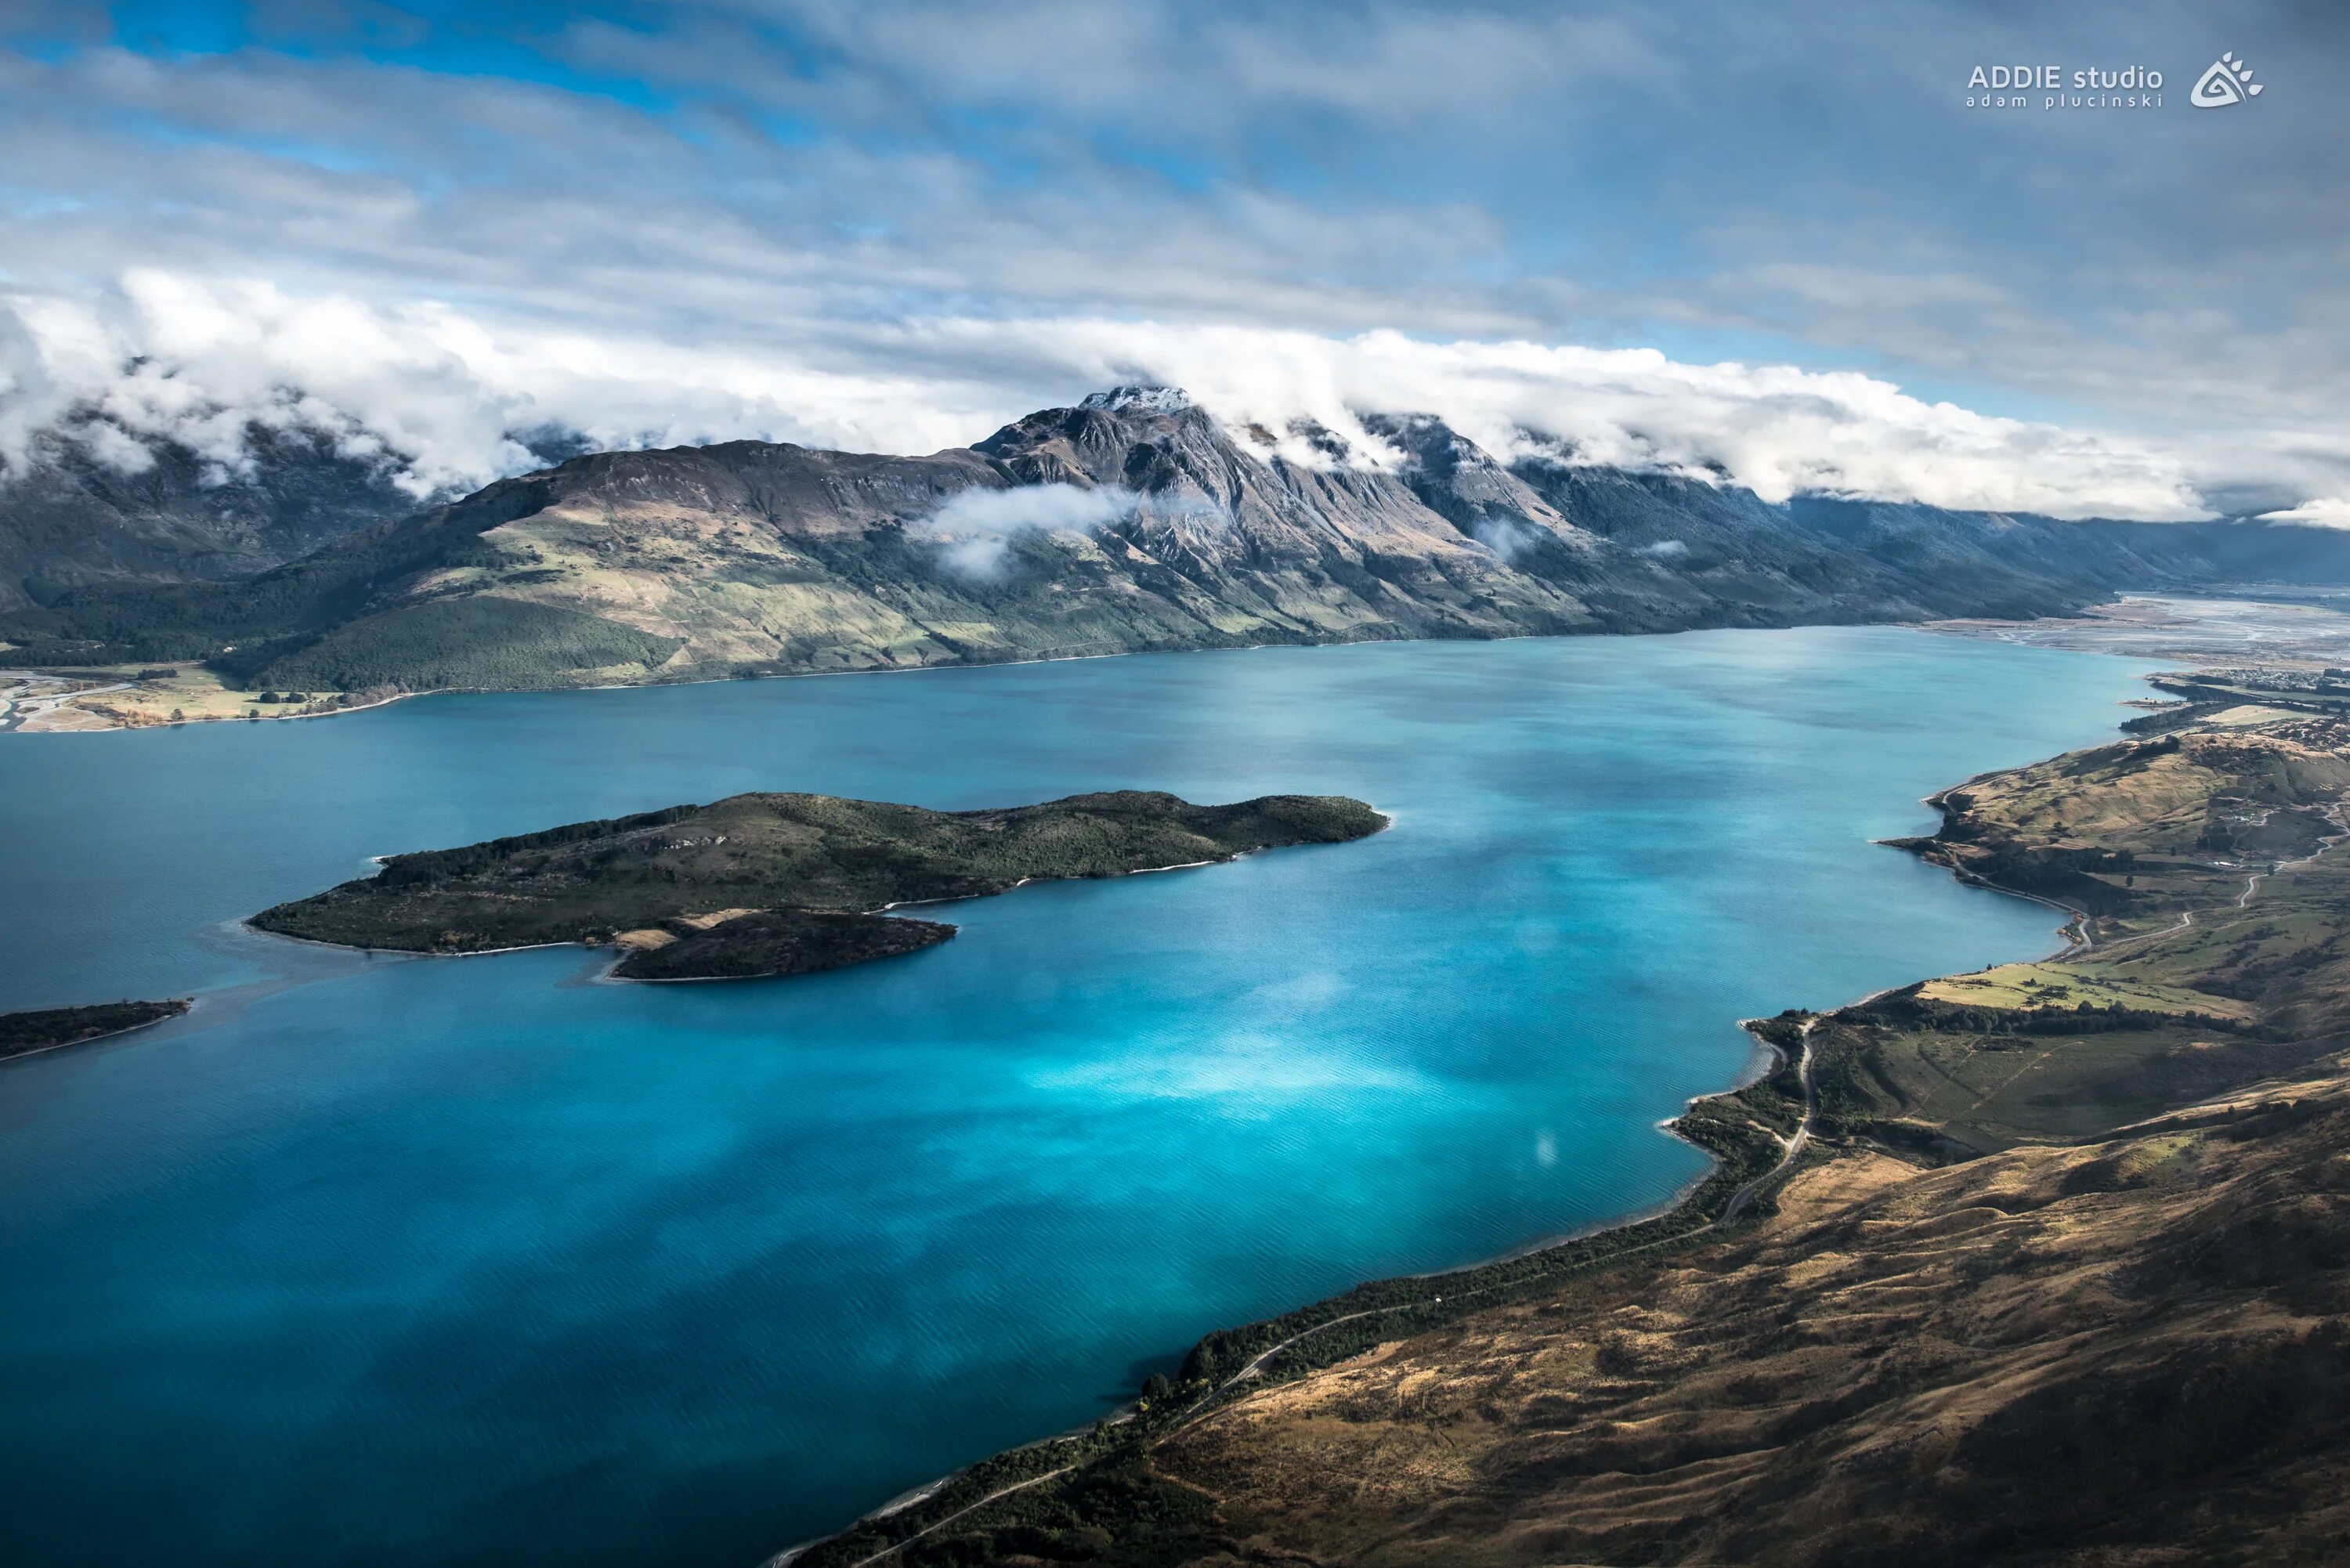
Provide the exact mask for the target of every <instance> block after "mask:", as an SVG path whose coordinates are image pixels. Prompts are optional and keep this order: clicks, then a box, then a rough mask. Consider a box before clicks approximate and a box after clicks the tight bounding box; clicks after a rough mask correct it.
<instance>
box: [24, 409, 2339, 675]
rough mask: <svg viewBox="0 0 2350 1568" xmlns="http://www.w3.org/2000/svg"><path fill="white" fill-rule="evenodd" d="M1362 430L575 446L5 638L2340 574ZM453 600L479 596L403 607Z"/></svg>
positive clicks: (739, 643) (662, 648)
mask: <svg viewBox="0 0 2350 1568" xmlns="http://www.w3.org/2000/svg"><path fill="white" fill-rule="evenodd" d="M1367 428H1368V429H1369V430H1370V431H1372V433H1373V434H1374V435H1375V436H1377V437H1378V439H1379V440H1380V441H1384V442H1386V443H1387V445H1388V451H1386V452H1377V453H1350V452H1347V451H1346V450H1345V449H1344V446H1343V443H1342V442H1340V441H1338V439H1337V438H1336V436H1334V435H1332V434H1331V433H1330V432H1327V431H1311V432H1304V433H1306V434H1308V436H1309V438H1310V441H1311V444H1312V445H1313V446H1314V447H1315V448H1316V449H1318V451H1319V452H1321V453H1323V454H1324V458H1325V459H1326V461H1323V460H1317V461H1315V462H1296V461H1293V460H1291V459H1290V458H1289V457H1286V456H1284V455H1281V454H1280V453H1279V452H1275V451H1274V440H1273V438H1272V437H1271V435H1270V433H1269V432H1263V431H1253V430H1251V431H1240V432H1237V433H1236V432H1234V431H1231V430H1228V429H1227V428H1226V427H1224V426H1223V425H1222V424H1221V423H1220V422H1219V421H1216V420H1215V419H1214V418H1213V417H1212V416H1211V415H1210V414H1208V413H1207V412H1206V411H1205V410H1201V409H1199V408H1196V407H1194V406H1193V405H1191V403H1190V402H1189V401H1188V400H1186V399H1184V398H1183V397H1182V395H1181V394H1180V393H1178V392H1173V391H1171V390H1169V389H1146V388H1121V389H1117V390H1115V391H1113V392H1108V393H1102V394H1097V395H1096V396H1094V397H1092V398H1088V399H1087V400H1085V401H1084V402H1083V403H1082V404H1080V405H1078V406H1076V407H1075V408H1066V409H1053V410H1044V411H1041V412H1038V413H1035V414H1032V415H1029V416H1028V417H1026V418H1025V419H1023V420H1020V421H1015V422H1014V423H1013V424H1011V425H1008V426H1006V427H1004V428H1003V430H1001V431H997V432H995V433H994V434H993V435H992V436H990V437H988V438H987V439H986V440H984V441H981V442H979V443H978V444H976V445H975V446H972V447H968V448H956V449H951V450H949V451H946V452H936V453H932V454H931V455H929V456H924V457H896V456H885V455H872V454H860V453H849V452H821V451H814V450H811V449H808V448H805V447H799V446H795V445H789V444H775V443H767V442H757V441H734V442H728V443H725V444H722V445H716V446H707V447H682V448H674V449H671V450H667V451H653V452H603V453H598V454H595V455H591V456H586V457H580V458H577V459H575V460H573V461H571V462H566V463H563V464H561V465H560V466H558V467H556V468H552V469H549V470H546V471H545V472H540V473H536V474H531V475H528V476H526V477H524V478H519V479H514V480H506V481H502V482H500V483H496V484H493V485H491V486H489V487H488V488H486V489H484V490H483V491H480V492H478V493H475V494H473V495H471V496H467V497H465V498H463V500H460V501H456V502H452V503H451V504H445V505H442V506H437V507H434V508H432V509H430V510H427V511H424V512H421V513H417V514H413V515H411V516H406V517H403V518H400V519H399V520H398V521H395V522H390V523H385V524H380V525H378V526H375V527H371V528H368V529H365V530H363V531H360V532H359V533H356V534H353V535H349V536H348V537H345V538H342V539H338V540H337V541H335V542H334V543H332V544H330V545H327V546H326V547H325V548H323V549H320V550H318V551H317V552H316V553H315V554H313V555H311V556H307V557H305V558H303V559H301V560H298V561H296V562H294V563H292V564H290V565H288V566H282V567H279V568H277V569H276V570H273V571H270V572H266V573H264V574H262V575H260V576H256V577H254V578H251V579H249V580H247V581H244V582H239V583H224V584H193V585H184V586H163V585H157V586H143V585H134V586H123V585H91V586H87V587H77V588H73V589H70V590H68V591H66V592H63V593H60V594H58V595H56V596H55V597H54V599H53V602H51V603H49V604H48V605H46V606H41V607H30V608H23V609H19V610H17V611H16V612H14V613H8V614H0V637H5V638H6V639H8V640H10V641H12V642H14V643H16V644H18V645H19V646H20V647H21V648H23V649H24V650H25V652H24V654H23V657H25V658H27V659H34V660H38V661H45V662H57V663H66V662H73V663H84V664H89V663H104V662H116V661H121V660H125V659H140V660H150V659H209V660H211V661H212V662H213V665H214V667H215V668H217V669H220V670H224V671H225V672H226V673H227V674H228V676H230V677H231V678H232V679H235V680H244V681H246V682H249V683H250V684H251V685H252V686H253V687H254V689H255V690H258V689H260V688H261V687H263V686H276V687H291V688H295V689H297V690H302V691H315V690H318V689H321V688H325V689H335V690H351V689H354V688H355V687H356V686H358V685H366V686H369V687H382V686H391V687H403V686H404V687H407V688H409V689H413V690H423V689H430V688H432V687H434V686H438V685H450V684H463V685H476V686H560V685H566V684H578V683H585V682H590V681H596V682H608V681H642V680H673V679H697V678H700V679H707V678H711V677H717V676H726V675H736V674H768V673H785V672H794V671H805V670H866V669H891V668H908V667H916V666H924V665H937V664H953V663H986V662H997V661H1002V660H1006V659H1032V658H1043V657H1061V656H1069V655H1079V654H1101V653H1117V652H1129V651H1135V650H1139V649H1186V648H1216V647H1232V646H1239V645H1245V644H1253V643H1267V642H1326V641H1340V640H1358V639H1386V638H1420V637H1460V638H1483V637H1500V636H1509V635H1516V634H1523V633H1559V632H1575V631H1659V630H1672V629H1680V628H1691V627H1708V626H1783V625H1792V624H1800V623H1817V622H1839V621H1844V622H1849V621H1881V620H1883V621H1898V620H1915V619H1921V618H1930V617H1935V616H1955V615H2034V614H2046V613H2051V612H2059V611H2064V610H2066V609H2070V608H2074V607H2078V606H2081V605H2083V604H2086V603H2090V602H2095V601H2096V600H2098V599H2100V598H2103V597H2106V596H2107V595H2108V594H2109V593H2110V592H2111V591H2112V590H2113V589H2114V588H2116V587H2122V586H2129V587H2197V586H2208V585H2210V584H2212V583H2215V582H2220V581H2225V580H2227V579H2228V574H2229V573H2230V571H2231V570H2240V569H2241V568H2242V566H2243V565H2244V564H2245V563H2251V562H2258V563H2259V564H2260V565H2262V566H2263V567H2264V568H2266V569H2267V571H2268V572H2269V574H2270V575H2275V573H2276V571H2277V570H2278V569H2279V567H2280V566H2281V565H2282V566H2284V567H2287V568H2289V569H2291V570H2292V571H2294V572H2296V573H2299V574H2301V575H2303V576H2304V577H2305V578H2314V579H2317V580H2322V579H2324V578H2325V577H2327V576H2332V577H2334V579H2335V580H2350V540H2344V539H2340V538H2337V537H2335V536H2333V535H2314V534H2311V533H2309V532H2307V531H2295V532H2296V533H2298V534H2299V536H2297V537H2294V538H2292V539H2290V540H2282V541H2281V540H2278V539H2276V538H2275V537H2274V535H2279V534H2281V533H2283V532H2286V531H2282V530H2272V529H2245V528H2239V527H2232V526H2225V525H2223V526H2219V527H2208V526H2182V525H2172V526H2152V525H2137V524H2066V523H2056V522H2052V521H2049V520H2047V519H2043V518H2019V517H2003V516H1996V515H1991V514H1954V513H1944V512H1937V511H1935V510H1933V509H1931V508H1925V507H1916V506H1899V507H1893V506H1881V505H1872V504H1837V503H1826V502H1820V503H1812V502H1799V503H1797V504H1793V505H1790V506H1773V505H1769V504H1764V503H1763V502H1762V501H1760V500H1759V499H1757V498H1756V497H1754V496H1753V495H1752V494H1751V493H1747V492H1744V491H1741V490H1736V489H1731V488H1722V487H1715V486H1710V485H1706V484H1702V483H1697V482H1694V481H1690V480H1686V479H1679V478H1673V477H1670V476H1664V475H1655V474H1632V473H1625V472H1617V471H1611V470H1604V469H1592V468H1587V467H1577V466H1575V465H1573V464H1571V463H1568V462H1565V461H1563V460H1559V459H1555V458H1550V457H1546V456H1544V455H1543V454H1542V453H1541V452H1540V451H1539V450H1537V451H1536V452H1534V455H1531V456H1529V457H1527V458H1525V459H1523V460H1522V461H1520V462H1516V463H1514V464H1513V465H1506V466H1505V465H1504V464H1503V463H1501V462H1497V461H1496V460H1495V459H1494V458H1492V456H1491V455H1490V454H1488V453H1486V452H1482V450H1480V449H1479V448H1477V447H1476V446H1475V445H1474V444H1473V443H1471V442H1469V441H1466V440H1465V439H1463V438H1461V436H1460V435H1458V434H1457V433H1456V432H1454V431H1451V430H1449V429H1448V428H1446V427H1445V426H1444V425H1443V424H1442V423H1441V422H1440V421H1436V420H1433V419H1430V418H1428V417H1426V416H1408V417H1407V416H1397V417H1379V418H1373V419H1371V420H1368V421H1367ZM1282 450H1283V451H1287V450H1289V448H1288V447H1287V446H1284V447H1283V449H1282ZM2251 535H2260V536H2261V537H2259V538H2256V539H2255V538H2250V536H2251ZM2247 539H2249V542H2250V543H2251V544H2252V545H2258V546H2260V548H2258V549H2245V548H2241V547H2235V548H2234V550H2233V555H2232V556H2231V555H2230V546H2232V545H2234V542H2236V541H2239V540H2247ZM452 601H462V602H464V603H467V604H470V605H472V606H473V608H472V609H471V610H469V611H467V612H466V613H465V614H463V615H456V614H452V613H451V612H449V611H447V610H445V609H440V610H434V609H431V608H429V607H432V606H436V605H438V606H445V605H446V604H448V603H450V602H452Z"/></svg>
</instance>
